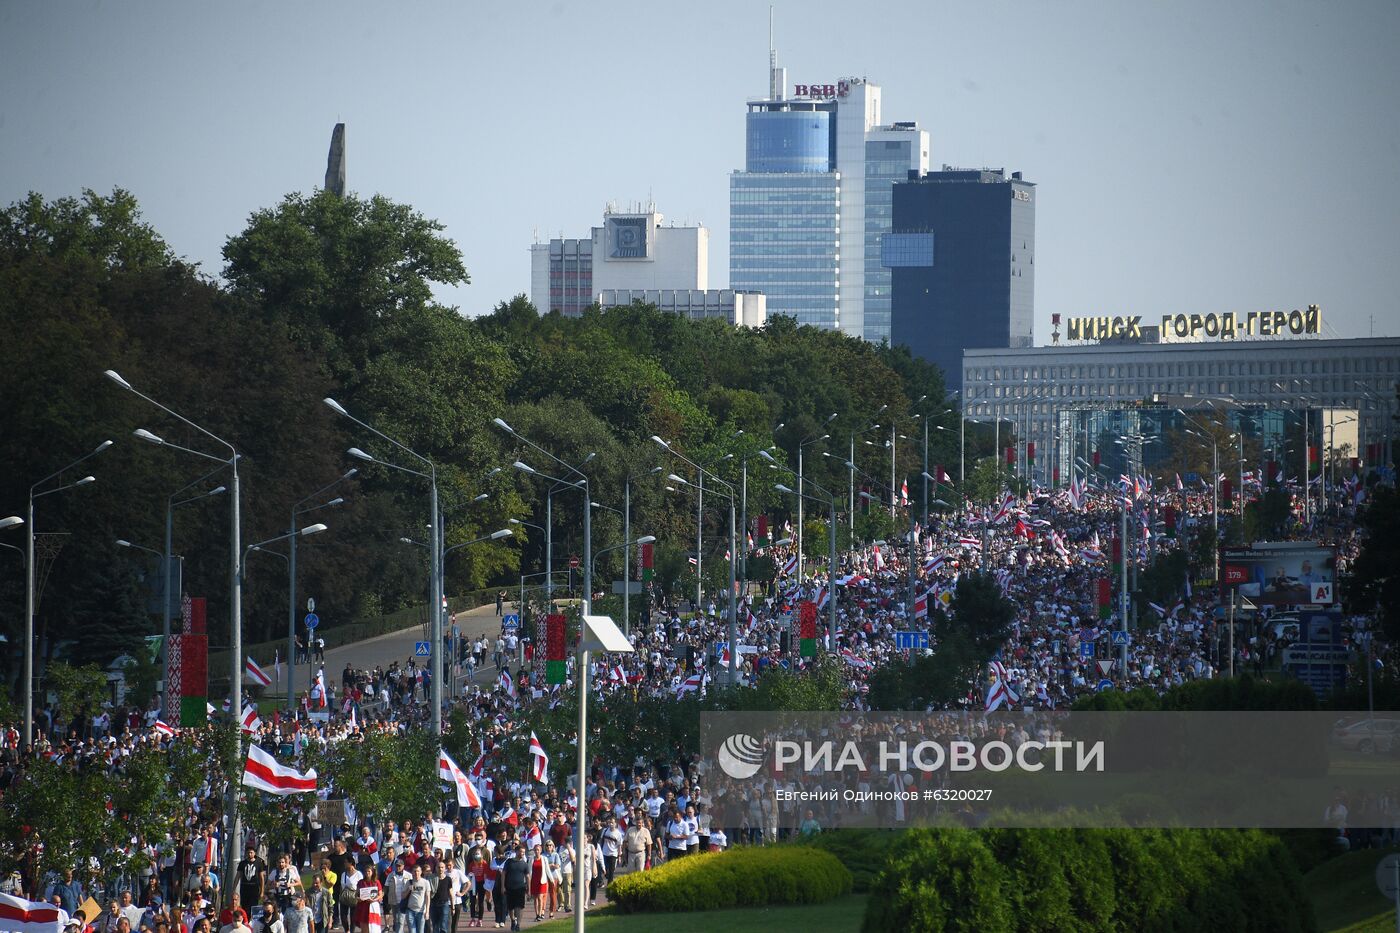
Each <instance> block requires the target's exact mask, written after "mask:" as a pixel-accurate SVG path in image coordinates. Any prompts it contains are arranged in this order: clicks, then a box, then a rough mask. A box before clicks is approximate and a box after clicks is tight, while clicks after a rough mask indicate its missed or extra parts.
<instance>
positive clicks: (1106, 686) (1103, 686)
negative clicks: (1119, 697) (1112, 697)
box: [1098, 678, 1113, 693]
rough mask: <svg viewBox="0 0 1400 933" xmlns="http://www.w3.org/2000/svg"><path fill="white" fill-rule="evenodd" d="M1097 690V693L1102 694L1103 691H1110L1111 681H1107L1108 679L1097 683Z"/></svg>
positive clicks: (1111, 687)
mask: <svg viewBox="0 0 1400 933" xmlns="http://www.w3.org/2000/svg"><path fill="white" fill-rule="evenodd" d="M1098 689H1099V693H1103V692H1104V691H1105V690H1112V689H1113V681H1111V680H1109V679H1108V678H1104V679H1103V680H1101V681H1099V688H1098Z"/></svg>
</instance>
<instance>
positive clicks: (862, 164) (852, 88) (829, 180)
mask: <svg viewBox="0 0 1400 933" xmlns="http://www.w3.org/2000/svg"><path fill="white" fill-rule="evenodd" d="M785 85H786V73H785V72H784V70H783V69H781V68H778V67H777V66H776V59H775V58H772V57H770V71H769V96H768V97H767V98H765V99H763V100H751V101H749V102H748V115H747V119H746V123H745V157H746V158H745V165H744V170H743V171H740V172H735V173H734V175H733V177H732V179H731V181H730V205H731V214H730V240H729V242H730V257H729V268H730V278H729V284H730V285H731V286H732V287H734V288H738V289H744V290H756V291H762V292H764V293H765V295H766V296H767V300H768V306H767V311H768V313H769V314H784V315H789V316H791V317H794V318H796V319H797V321H798V322H799V323H801V324H808V325H812V326H815V327H825V328H831V329H835V330H840V331H842V332H843V333H845V334H848V335H850V336H853V337H862V338H865V339H870V340H887V339H888V338H889V317H890V310H889V309H890V276H889V272H888V270H887V269H886V268H885V267H884V266H883V265H881V263H880V239H881V237H882V236H883V235H884V233H886V232H887V231H888V230H889V229H890V218H891V195H890V188H891V186H892V185H893V184H894V182H895V181H898V180H901V179H904V178H907V177H908V175H909V172H910V171H911V170H923V169H926V168H927V167H928V133H926V132H924V131H923V130H920V129H919V128H918V126H917V125H916V124H914V123H895V124H892V125H883V124H882V123H881V119H880V101H881V93H880V87H879V86H878V85H876V84H874V83H872V82H871V81H869V80H867V79H866V78H863V77H861V78H858V77H850V78H843V79H841V80H839V81H835V82H832V83H830V84H818V85H806V84H799V85H793V86H792V90H793V92H794V96H792V97H788V96H786V87H785ZM872 160H873V161H872ZM785 176H795V177H796V178H797V180H794V181H791V182H787V181H784V180H783V179H784V178H785ZM818 177H820V178H821V179H822V180H820V181H812V179H814V178H818ZM770 211H771V212H770ZM823 263H829V265H824V264H823ZM872 303H873V305H872V306H873V312H872V313H871V316H869V317H867V311H866V308H867V305H868V304H872Z"/></svg>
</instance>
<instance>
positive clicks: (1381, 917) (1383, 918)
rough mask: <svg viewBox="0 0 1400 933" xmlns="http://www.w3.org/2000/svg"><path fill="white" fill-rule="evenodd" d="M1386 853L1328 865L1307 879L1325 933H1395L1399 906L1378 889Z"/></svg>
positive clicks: (1366, 854)
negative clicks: (1378, 868) (1378, 875)
mask: <svg viewBox="0 0 1400 933" xmlns="http://www.w3.org/2000/svg"><path fill="white" fill-rule="evenodd" d="M1387 854H1388V851H1387V850H1383V849H1362V850H1360V851H1359V852H1349V853H1347V854H1346V855H1343V856H1340V857H1338V858H1334V859H1332V860H1330V861H1328V862H1324V863H1323V864H1321V865H1319V866H1318V867H1316V868H1314V869H1313V870H1312V871H1310V872H1308V873H1307V875H1306V876H1304V878H1303V889H1304V890H1305V891H1306V892H1307V894H1308V897H1309V898H1310V899H1311V900H1312V902H1313V910H1314V911H1315V912H1316V913H1317V928H1318V929H1319V930H1321V931H1322V933H1391V931H1393V930H1394V929H1395V905H1394V903H1392V902H1391V901H1388V900H1386V898H1385V897H1384V896H1383V895H1382V894H1381V892H1380V891H1379V890H1378V889H1377V888H1376V863H1377V862H1379V861H1380V860H1381V859H1382V858H1384V857H1385V856H1386V855H1387Z"/></svg>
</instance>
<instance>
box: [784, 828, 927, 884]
mask: <svg viewBox="0 0 1400 933" xmlns="http://www.w3.org/2000/svg"><path fill="white" fill-rule="evenodd" d="M904 832H905V831H904V830H902V829H854V828H849V829H837V830H828V831H827V832H821V833H816V834H815V835H812V836H798V837H797V838H795V839H793V840H792V845H796V846H810V847H812V848H814V849H821V850H822V851H824V852H830V853H831V854H832V855H834V856H836V858H837V859H839V860H840V862H841V864H842V865H845V866H846V868H848V869H849V870H850V872H851V878H852V879H853V880H854V882H855V887H854V890H855V892H856V893H857V894H865V893H868V892H869V891H870V885H871V883H872V882H873V881H874V880H875V877H876V876H877V875H879V874H880V869H882V868H884V867H885V863H886V862H888V861H889V857H890V852H891V851H893V850H894V847H895V845H896V844H897V843H898V842H899V841H900V840H901V839H903V838H904Z"/></svg>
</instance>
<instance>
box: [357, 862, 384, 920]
mask: <svg viewBox="0 0 1400 933" xmlns="http://www.w3.org/2000/svg"><path fill="white" fill-rule="evenodd" d="M377 874H378V873H377V872H376V871H375V869H374V866H373V865H370V866H368V867H366V868H365V876H364V877H363V878H361V879H360V883H359V885H358V887H357V891H358V893H359V895H360V900H359V902H358V903H357V904H356V905H355V929H356V930H357V931H358V933H370V923H371V920H373V922H374V925H375V926H379V927H381V928H382V927H383V923H384V920H383V916H384V915H383V913H382V910H383V908H382V907H380V904H379V901H380V899H381V898H382V897H383V896H384V886H383V885H382V884H380V883H379V879H378V877H376V876H377Z"/></svg>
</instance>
